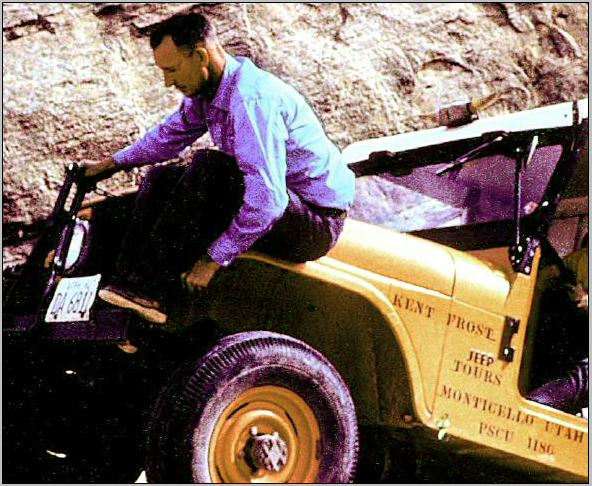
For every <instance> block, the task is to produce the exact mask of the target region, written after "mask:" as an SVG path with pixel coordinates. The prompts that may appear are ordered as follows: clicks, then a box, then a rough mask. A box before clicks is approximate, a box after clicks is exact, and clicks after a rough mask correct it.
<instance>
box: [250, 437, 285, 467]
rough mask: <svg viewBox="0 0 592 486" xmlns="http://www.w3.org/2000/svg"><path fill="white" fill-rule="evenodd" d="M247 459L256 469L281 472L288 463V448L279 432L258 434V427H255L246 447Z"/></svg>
mask: <svg viewBox="0 0 592 486" xmlns="http://www.w3.org/2000/svg"><path fill="white" fill-rule="evenodd" d="M245 458H246V459H247V461H249V462H251V463H252V465H253V466H254V467H255V468H256V469H265V470H266V471H273V472H280V471H281V470H282V468H283V467H284V466H285V465H286V463H287V462H288V446H287V445H286V443H285V442H284V441H283V440H282V439H281V438H280V436H279V434H278V433H277V432H273V433H272V434H258V433H257V427H253V428H251V438H250V439H249V441H248V442H247V444H246V447H245Z"/></svg>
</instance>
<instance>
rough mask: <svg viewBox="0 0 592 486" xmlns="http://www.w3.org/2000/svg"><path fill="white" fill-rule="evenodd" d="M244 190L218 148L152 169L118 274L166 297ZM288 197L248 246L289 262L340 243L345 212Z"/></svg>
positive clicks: (217, 231)
mask: <svg viewBox="0 0 592 486" xmlns="http://www.w3.org/2000/svg"><path fill="white" fill-rule="evenodd" d="M243 195H244V182H243V175H242V172H241V171H240V170H239V169H238V166H237V164H236V161H235V160H234V159H233V158H232V157H230V156H228V155H226V154H223V153H221V152H218V151H215V150H202V151H199V152H198V153H197V154H196V155H195V157H194V159H193V162H192V163H191V164H189V165H188V166H183V165H180V164H169V165H165V166H159V167H154V168H152V169H151V170H150V171H149V172H148V174H147V175H146V177H145V178H144V180H143V181H142V183H141V185H140V188H139V190H138V193H137V196H136V202H135V207H134V211H133V214H132V218H131V221H130V225H129V228H128V232H127V234H126V236H125V237H124V241H123V245H122V249H121V252H120V255H119V258H118V262H117V273H118V276H119V278H120V279H122V280H125V281H126V283H129V284H132V285H135V286H137V287H138V290H142V291H143V292H145V293H147V294H148V295H150V296H151V297H153V298H157V299H166V297H167V296H166V293H167V292H168V291H172V292H174V291H175V288H176V287H178V285H179V284H180V282H181V281H180V275H181V273H182V272H185V271H187V270H190V269H191V267H192V266H193V264H194V263H195V262H196V261H197V260H198V259H199V258H200V257H203V256H204V255H205V254H206V252H207V249H208V247H209V246H210V244H211V243H212V242H213V241H214V240H215V239H216V238H217V237H218V236H219V235H220V234H221V233H222V232H224V231H225V230H226V229H227V228H228V227H229V226H230V223H231V222H232V220H233V219H234V217H235V216H236V214H237V213H238V211H239V209H240V207H241V205H242V201H243ZM288 196H289V203H288V206H287V208H286V210H285V211H284V214H283V215H282V217H281V218H280V219H279V220H278V221H277V222H276V223H275V224H274V225H273V227H272V229H271V230H270V231H269V232H268V233H267V234H265V235H264V236H263V237H262V238H261V239H260V240H258V241H257V242H256V243H255V245H254V246H253V248H252V249H253V250H257V251H260V252H262V253H266V254H268V255H270V256H273V257H277V258H281V259H285V260H288V261H292V262H305V261H309V260H314V259H316V258H319V257H321V256H323V255H324V254H326V253H327V252H328V251H329V250H330V249H331V248H332V247H333V246H334V245H335V243H336V242H337V238H338V237H339V235H340V233H341V231H342V229H343V224H344V220H345V211H342V210H337V209H332V208H320V207H317V206H314V205H312V204H309V203H307V202H306V201H304V200H302V199H301V198H300V197H299V196H298V195H297V194H295V193H293V192H292V191H290V190H288ZM163 291H164V292H165V293H164V294H163Z"/></svg>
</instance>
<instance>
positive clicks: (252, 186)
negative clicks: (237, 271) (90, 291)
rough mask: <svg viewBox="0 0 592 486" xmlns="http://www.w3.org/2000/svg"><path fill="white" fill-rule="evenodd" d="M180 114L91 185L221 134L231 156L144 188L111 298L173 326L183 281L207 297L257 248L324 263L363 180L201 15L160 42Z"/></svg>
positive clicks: (175, 25) (163, 31)
mask: <svg viewBox="0 0 592 486" xmlns="http://www.w3.org/2000/svg"><path fill="white" fill-rule="evenodd" d="M150 44H151V47H152V49H153V54H154V60H155V62H156V64H157V66H158V67H159V68H160V69H161V70H162V72H163V74H164V82H165V85H166V86H167V87H169V86H174V87H176V88H177V89H179V90H180V91H181V92H182V93H183V95H184V98H183V100H182V103H181V106H180V107H179V109H178V110H177V111H176V112H175V113H173V114H172V115H170V116H169V117H168V118H167V119H166V120H165V121H164V122H163V123H162V124H160V125H159V126H157V127H155V128H153V129H151V130H150V131H148V132H147V133H146V135H145V136H144V137H143V138H142V139H140V140H139V141H137V142H136V143H135V144H133V145H132V146H130V147H128V148H126V149H124V150H122V151H120V152H118V153H117V154H115V155H114V156H113V157H112V158H109V159H107V160H100V161H86V162H85V167H86V175H87V176H96V175H98V174H101V173H106V174H110V173H111V172H112V171H115V170H119V169H128V170H129V169H131V168H133V167H137V166H140V165H145V164H151V163H157V162H162V161H166V160H169V159H171V158H173V157H176V156H177V155H178V154H179V153H180V152H181V151H182V150H183V149H185V148H186V147H187V146H188V145H190V144H191V143H193V142H194V141H195V140H197V139H198V138H199V137H201V136H202V135H203V134H204V133H206V131H208V130H209V132H210V134H211V136H212V139H213V141H214V143H215V144H216V146H217V147H218V148H219V150H220V151H214V150H206V151H199V152H198V153H197V154H196V155H195V157H194V159H193V162H192V163H191V164H190V165H189V166H187V167H183V166H180V165H172V166H164V167H158V168H154V169H152V170H151V171H150V172H149V174H148V175H147V177H146V179H145V180H144V181H143V183H142V185H141V187H140V189H139V191H138V196H137V199H136V207H135V209H134V214H133V217H132V222H131V225H130V228H129V231H128V234H127V236H126V237H125V239H124V244H123V248H122V250H121V253H120V256H119V259H118V280H117V282H114V284H113V285H110V286H108V287H106V288H104V289H102V290H101V291H100V292H99V296H100V297H101V298H102V299H104V300H106V301H107V302H110V303H112V304H114V305H117V306H121V307H126V308H131V309H133V310H135V311H137V312H138V313H139V314H141V315H142V316H143V317H144V318H146V319H148V320H151V321H153V322H159V323H164V322H165V321H166V313H165V312H164V309H163V306H162V305H161V302H160V301H161V300H162V299H166V291H167V290H168V291H169V293H170V292H174V291H175V285H178V284H180V278H179V277H180V276H181V278H182V279H183V283H184V285H185V286H186V287H187V288H188V289H189V290H193V289H197V288H203V287H207V285H208V284H209V282H210V281H211V279H212V277H213V276H214V275H215V273H216V272H217V271H218V270H219V268H220V267H225V266H228V265H230V264H231V263H232V262H233V261H234V260H235V258H236V257H237V256H238V255H240V254H241V253H243V252H245V251H247V250H249V249H256V250H259V251H262V252H265V253H267V254H270V255H272V256H276V257H279V258H284V259H287V260H291V261H295V262H304V261H307V260H313V259H316V258H318V257H320V256H322V255H324V254H325V253H326V252H327V251H329V249H330V248H331V247H332V246H333V245H334V244H335V243H336V241H337V238H338V236H339V234H340V233H341V231H342V229H343V222H344V219H345V214H346V211H347V209H348V207H349V205H350V204H351V202H352V201H353V196H354V186H355V181H354V175H353V173H352V172H351V171H350V170H349V169H348V168H347V167H346V165H345V164H344V163H343V161H342V159H341V154H340V152H339V150H338V149H337V148H336V147H335V146H334V145H333V143H331V142H330V141H329V139H328V138H327V136H326V135H325V133H324V131H323V129H322V126H321V124H320V123H319V121H318V119H317V117H316V116H315V114H314V112H313V111H312V109H311V108H310V107H309V106H308V105H307V103H306V102H305V100H304V99H303V97H302V96H301V95H299V94H298V93H297V92H296V91H295V90H294V89H293V88H291V87H290V86H288V85H287V84H285V83H284V82H282V81H281V80H279V79H278V78H277V77H275V76H273V75H272V74H270V73H267V72H265V71H263V70H261V69H258V68H257V67H255V65H254V64H253V63H252V62H251V61H250V60H248V59H246V58H234V57H232V56H230V55H228V54H227V53H225V52H224V50H223V48H222V47H221V46H220V44H219V42H218V40H217V38H216V33H215V29H214V27H213V26H212V25H211V24H210V22H209V21H208V20H207V19H206V18H205V17H203V16H202V15H200V14H184V15H176V16H173V17H171V18H169V19H168V20H166V21H165V22H163V23H162V24H160V25H159V26H158V27H157V28H156V29H155V30H154V31H153V32H152V33H151V36H150Z"/></svg>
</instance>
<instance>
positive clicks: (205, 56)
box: [193, 46, 210, 66]
mask: <svg viewBox="0 0 592 486" xmlns="http://www.w3.org/2000/svg"><path fill="white" fill-rule="evenodd" d="M193 55H194V56H197V57H198V59H199V61H200V62H201V64H202V65H204V66H207V65H208V64H209V63H210V54H209V53H208V50H207V49H206V48H205V47H203V46H198V47H196V48H195V50H194V51H193Z"/></svg>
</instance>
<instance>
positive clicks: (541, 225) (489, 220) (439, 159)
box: [349, 103, 588, 250]
mask: <svg viewBox="0 0 592 486" xmlns="http://www.w3.org/2000/svg"><path fill="white" fill-rule="evenodd" d="M573 106H574V117H573V119H574V123H573V124H572V125H564V126H557V127H554V128H535V129H532V130H528V129H526V130H523V131H519V132H511V133H508V132H503V131H491V132H486V133H483V134H481V135H480V136H476V137H473V138H468V139H467V138H464V139H458V140H450V141H447V142H445V143H439V144H436V145H426V146H421V147H416V148H413V149H410V150H405V151H401V152H396V153H391V152H388V151H376V152H372V153H370V155H369V157H368V158H367V159H365V160H361V161H358V162H354V163H350V164H349V166H350V168H352V170H353V171H354V172H355V174H356V176H357V178H358V179H359V182H358V185H360V183H361V181H363V180H364V179H367V178H368V176H370V178H372V179H374V180H375V181H377V184H378V185H379V186H380V185H382V186H383V187H379V189H380V191H381V192H382V193H383V194H384V193H386V192H388V189H387V190H386V191H385V188H384V185H385V184H386V185H388V184H391V185H393V186H397V187H404V188H406V189H407V190H408V189H410V188H411V189H412V190H413V191H416V192H417V193H419V194H420V195H421V196H425V197H427V198H433V199H434V200H435V203H436V204H438V203H440V204H444V205H448V206H449V207H450V208H456V209H458V210H459V211H458V215H457V217H452V218H450V220H449V221H444V222H443V223H442V221H440V222H438V221H436V224H434V225H431V226H430V224H427V225H423V226H420V227H413V226H410V227H405V223H403V224H399V223H400V222H399V223H397V221H395V222H394V223H393V222H392V221H388V220H386V221H381V220H380V217H378V218H376V217H374V216H376V214H374V215H372V217H374V219H373V220H372V219H368V217H367V215H366V214H364V208H361V207H360V199H361V198H357V200H356V203H355V204H354V207H353V209H352V211H351V213H350V216H351V217H353V218H354V219H361V220H365V221H367V222H370V223H373V224H378V225H382V226H386V227H388V228H390V229H395V230H397V231H403V232H408V233H411V234H414V235H417V236H421V237H425V238H428V239H432V240H435V241H439V242H441V243H444V244H448V245H450V246H453V247H456V248H458V249H462V250H471V249H483V248H487V247H499V246H509V244H511V243H512V242H513V241H514V240H516V238H518V237H519V236H520V237H522V235H524V237H537V238H544V237H545V235H546V233H547V231H548V228H549V224H550V222H551V220H552V219H553V216H554V214H555V211H556V209H557V204H558V202H559V200H560V199H561V195H562V193H563V192H564V191H565V190H566V188H567V187H568V184H570V188H569V192H570V197H574V195H587V194H588V192H587V191H588V189H587V182H588V180H587V171H585V170H583V168H582V165H584V164H586V163H587V160H586V161H584V160H583V158H582V157H581V153H582V151H583V149H584V147H587V141H588V118H587V116H586V117H585V118H584V119H583V120H580V119H579V116H578V113H577V109H576V107H577V103H574V104H573ZM535 137H536V139H537V144H536V150H534V152H533V153H532V154H530V156H531V157H530V159H531V161H530V163H529V164H528V165H527V166H526V167H524V171H523V173H522V174H521V177H520V191H519V192H522V193H524V194H523V198H522V200H521V201H516V192H517V186H516V184H515V182H516V178H515V176H516V172H515V168H516V167H517V166H519V165H520V161H521V160H522V161H524V159H525V157H526V156H527V155H528V149H529V146H530V144H531V143H532V141H533V139H535ZM472 152H476V153H474V154H472ZM467 155H468V156H469V157H467ZM471 155H473V156H472V157H471ZM576 169H577V170H576ZM574 172H575V173H576V174H577V175H578V177H580V178H582V179H585V180H582V181H580V182H579V183H576V184H574V183H573V181H571V180H570V178H571V176H572V174H574ZM438 173H441V174H442V175H438ZM583 175H585V176H586V177H585V178H584V177H582V176H583ZM438 181H440V182H438ZM576 182H578V181H576ZM455 188H458V189H455ZM502 188H503V191H505V193H503V194H502V192H503V191H502ZM403 190H405V189H403ZM509 190H510V191H511V193H509V192H508V191H509ZM471 191H473V192H471ZM477 192H478V193H479V194H477ZM483 194H485V196H486V197H489V196H495V197H494V199H495V200H496V201H497V202H498V203H499V202H500V201H501V202H503V206H504V207H503V210H501V211H497V213H496V212H495V211H493V212H492V214H488V215H487V214H486V215H485V216H483V217H479V216H478V215H477V216H475V214H473V215H472V216H471V214H470V212H471V210H472V209H474V208H471V207H470V203H471V197H473V199H475V200H479V199H483V197H482V196H483ZM518 195H519V194H518ZM365 197H366V195H365V194H364V198H365ZM412 200H413V199H412ZM518 203H519V204H518ZM529 203H530V204H529ZM362 204H363V203H362ZM517 206H518V207H521V208H522V211H521V212H520V213H519V214H518V216H519V217H518V218H517V217H516V216H517V215H516V207H517ZM463 212H464V214H463ZM467 214H468V216H467ZM379 216H380V215H379ZM382 216H384V215H382ZM392 216H393V218H394V219H395V220H396V219H397V215H395V214H393V215H392ZM453 216H454V214H453ZM436 219H437V218H436ZM519 220H522V221H521V222H520V228H518V227H517V224H518V221H519ZM469 229H470V231H468V230H469ZM463 233H464V234H468V233H470V235H471V236H469V237H467V238H463V237H462V234H463ZM475 235H480V236H479V237H477V238H475ZM516 243H517V244H518V242H516Z"/></svg>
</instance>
